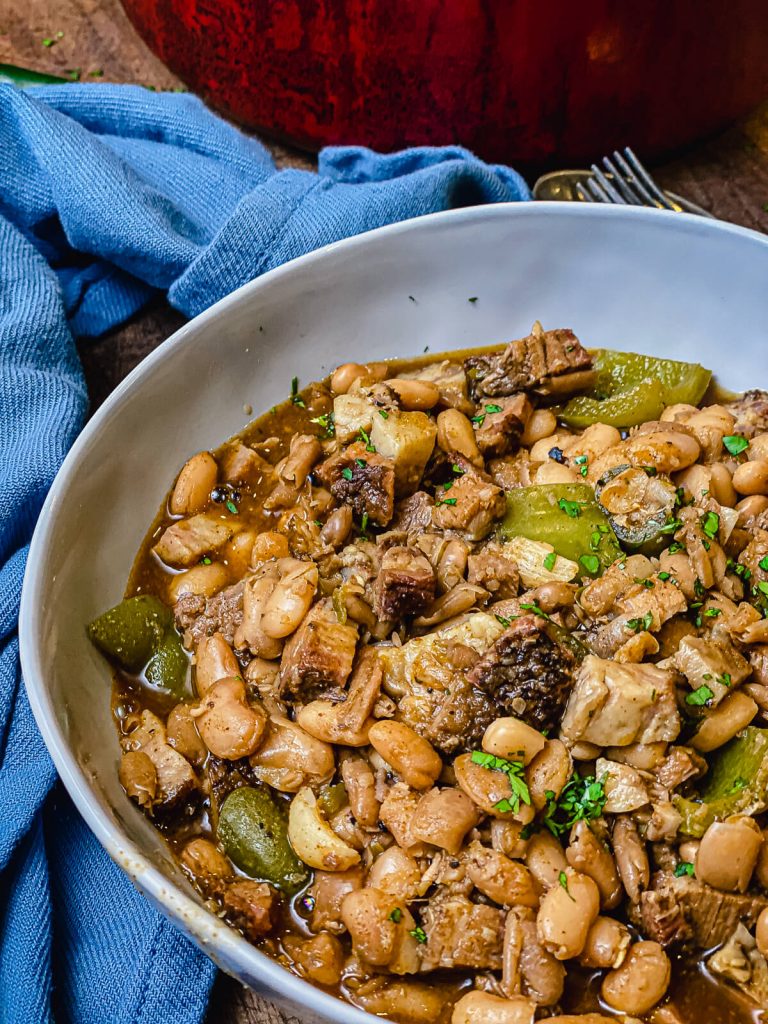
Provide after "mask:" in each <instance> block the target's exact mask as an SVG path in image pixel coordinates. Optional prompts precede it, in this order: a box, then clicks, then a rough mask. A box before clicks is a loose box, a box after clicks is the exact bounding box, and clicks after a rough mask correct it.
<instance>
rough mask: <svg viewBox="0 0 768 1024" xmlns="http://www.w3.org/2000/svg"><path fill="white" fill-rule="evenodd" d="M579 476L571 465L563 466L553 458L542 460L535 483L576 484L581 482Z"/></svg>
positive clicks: (539, 484) (540, 484) (538, 484)
mask: <svg viewBox="0 0 768 1024" xmlns="http://www.w3.org/2000/svg"><path fill="white" fill-rule="evenodd" d="M579 479H580V478H579V477H578V476H577V474H576V473H575V471H574V470H572V469H571V467H570V466H563V465H561V463H559V462H553V461H552V460H551V459H549V460H547V462H542V463H541V465H540V466H539V468H538V469H537V470H536V475H535V478H534V483H535V484H536V485H537V486H542V485H543V484H575V483H579Z"/></svg>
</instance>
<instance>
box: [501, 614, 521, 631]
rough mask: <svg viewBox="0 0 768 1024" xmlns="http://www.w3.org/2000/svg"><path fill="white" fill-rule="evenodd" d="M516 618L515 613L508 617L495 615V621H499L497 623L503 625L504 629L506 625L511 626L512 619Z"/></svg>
mask: <svg viewBox="0 0 768 1024" xmlns="http://www.w3.org/2000/svg"><path fill="white" fill-rule="evenodd" d="M516 618H517V616H516V615H512V616H511V617H510V618H507V617H506V616H504V615H497V616H496V621H497V622H498V623H499V625H501V626H503V627H504V629H506V628H507V626H511V625H512V619H516Z"/></svg>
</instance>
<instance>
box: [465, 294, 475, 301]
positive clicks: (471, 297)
mask: <svg viewBox="0 0 768 1024" xmlns="http://www.w3.org/2000/svg"><path fill="white" fill-rule="evenodd" d="M467 302H477V296H476V295H471V296H470V297H469V298H468V299H467Z"/></svg>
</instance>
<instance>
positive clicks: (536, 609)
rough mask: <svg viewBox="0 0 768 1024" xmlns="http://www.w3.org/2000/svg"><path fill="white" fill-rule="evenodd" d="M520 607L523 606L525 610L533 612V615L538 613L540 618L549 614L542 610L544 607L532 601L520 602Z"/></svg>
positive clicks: (545, 617) (546, 617)
mask: <svg viewBox="0 0 768 1024" xmlns="http://www.w3.org/2000/svg"><path fill="white" fill-rule="evenodd" d="M520 607H521V608H524V609H525V610H526V611H527V612H533V614H534V615H538V616H539V618H541V619H549V616H548V615H547V613H546V612H545V611H544V609H543V608H540V607H539V606H538V605H537V604H535V603H534V602H533V601H531V602H529V603H526V604H521V605H520Z"/></svg>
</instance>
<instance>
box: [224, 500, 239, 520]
mask: <svg viewBox="0 0 768 1024" xmlns="http://www.w3.org/2000/svg"><path fill="white" fill-rule="evenodd" d="M227 508H228V509H229V511H230V512H231V513H232V515H233V516H236V515H237V514H238V511H237V505H236V504H235V503H234V501H232V499H231V498H229V499H228V500H227Z"/></svg>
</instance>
